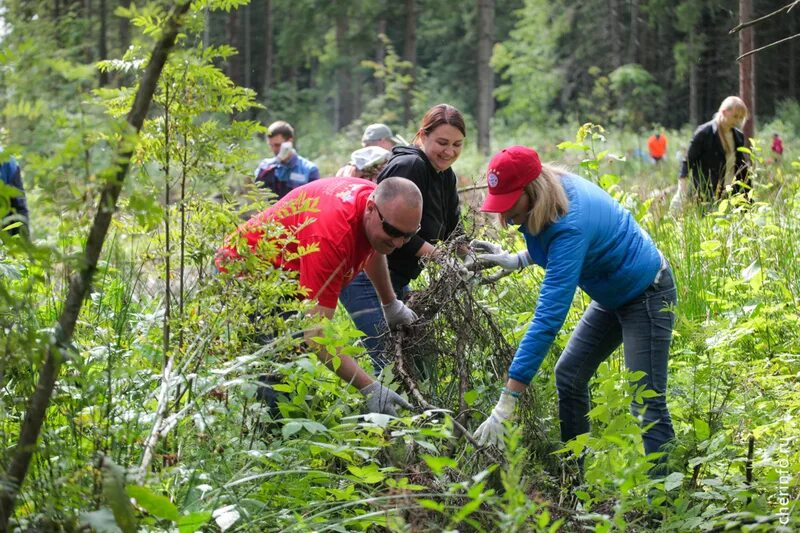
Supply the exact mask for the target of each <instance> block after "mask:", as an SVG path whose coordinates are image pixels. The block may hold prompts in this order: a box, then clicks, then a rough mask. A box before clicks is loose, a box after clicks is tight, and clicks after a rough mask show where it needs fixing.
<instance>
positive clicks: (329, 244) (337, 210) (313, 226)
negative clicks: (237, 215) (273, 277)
mask: <svg viewBox="0 0 800 533" xmlns="http://www.w3.org/2000/svg"><path fill="white" fill-rule="evenodd" d="M375 187H377V185H376V184H374V183H372V182H370V181H367V180H363V179H361V178H327V179H322V180H318V181H313V182H311V183H309V184H307V185H303V186H301V187H298V188H296V189H294V190H292V191H291V192H290V193H289V194H287V195H286V196H284V197H283V198H281V199H280V200H279V201H278V202H277V203H275V205H273V206H272V207H270V208H268V209H266V210H264V211H262V212H261V213H259V214H257V215H255V216H254V217H253V218H251V219H250V220H248V221H247V222H245V223H244V224H242V225H241V226H239V228H238V229H237V232H236V233H235V234H234V235H232V236H230V237H228V238H227V239H226V244H225V245H224V246H223V247H222V248H220V249H219V251H218V252H217V257H216V264H217V267H218V268H219V269H220V270H222V271H225V263H226V262H228V261H231V260H236V259H239V258H241V257H242V256H241V255H240V254H239V252H238V251H237V250H236V246H235V244H233V243H231V240H232V239H233V238H235V237H236V236H241V237H244V239H245V242H246V243H247V245H248V246H249V247H250V250H251V251H255V249H256V245H257V244H258V242H259V241H261V239H263V238H264V229H263V228H264V226H266V225H269V224H270V223H271V222H278V223H280V224H281V225H282V226H283V227H284V228H286V229H287V233H286V234H285V235H286V236H288V235H292V236H294V237H295V238H296V242H290V243H288V244H287V245H286V246H284V248H283V250H281V253H280V254H279V255H278V256H277V257H276V258H275V260H274V261H273V263H274V264H275V266H276V267H279V268H283V269H285V270H296V271H299V274H300V285H301V286H302V287H304V288H306V289H307V291H308V298H309V299H312V300H313V299H316V300H317V302H318V303H319V304H320V305H322V306H324V307H330V308H335V307H336V302H337V300H338V299H339V293H340V292H341V290H342V288H343V287H345V286H346V285H347V284H348V283H349V282H350V280H351V279H353V277H354V276H355V275H356V274H358V273H359V272H360V271H361V270H363V269H364V265H365V263H366V262H367V260H368V259H369V257H370V255H371V254H372V252H373V248H372V246H370V244H369V241H368V240H367V235H366V233H365V232H364V224H363V220H364V211H365V209H366V205H367V198H369V195H370V194H372V191H374V190H375ZM310 245H317V246H318V250H316V251H313V252H309V253H306V254H305V255H303V256H302V257H300V258H297V257H291V256H292V254H296V253H297V249H298V247H299V246H303V247H306V246H310Z"/></svg>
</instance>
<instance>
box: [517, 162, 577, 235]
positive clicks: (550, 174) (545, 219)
mask: <svg viewBox="0 0 800 533" xmlns="http://www.w3.org/2000/svg"><path fill="white" fill-rule="evenodd" d="M567 173H568V171H567V169H565V168H563V167H559V166H556V165H551V164H547V163H545V164H542V173H541V174H539V177H538V178H536V179H535V180H533V181H532V182H530V183H529V184H527V185H526V186H525V188H524V189H523V194H527V195H528V198H529V199H530V201H531V211H530V213H529V214H528V222H527V226H528V233H530V234H531V235H538V234H539V233H540V232H541V231H542V230H543V229H545V227H546V226H548V225H549V224H552V223H553V222H555V221H556V220H558V219H559V217H561V216H564V215H565V214H566V213H567V211H569V199H567V193H566V192H564V186H563V185H561V177H562V176H563V175H565V174H567Z"/></svg>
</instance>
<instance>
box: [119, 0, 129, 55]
mask: <svg viewBox="0 0 800 533" xmlns="http://www.w3.org/2000/svg"><path fill="white" fill-rule="evenodd" d="M119 5H120V7H124V8H126V9H127V8H129V7H130V6H131V0H120V2H119ZM130 44H131V21H130V20H128V17H119V46H120V48H121V49H122V50H123V53H125V52H124V51H125V50H127V49H128V47H129V46H130Z"/></svg>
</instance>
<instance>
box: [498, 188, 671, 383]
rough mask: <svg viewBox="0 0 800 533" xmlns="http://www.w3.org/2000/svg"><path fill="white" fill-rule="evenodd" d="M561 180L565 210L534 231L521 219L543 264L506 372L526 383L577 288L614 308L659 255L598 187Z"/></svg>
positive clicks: (649, 276)
mask: <svg viewBox="0 0 800 533" xmlns="http://www.w3.org/2000/svg"><path fill="white" fill-rule="evenodd" d="M561 183H562V184H563V186H564V190H565V191H566V193H567V198H568V199H569V210H568V212H567V214H565V215H564V216H562V217H561V218H560V219H559V220H557V221H556V222H555V223H553V224H551V225H549V226H547V227H546V228H545V229H544V230H543V231H542V232H541V233H540V234H538V235H531V234H530V233H528V230H527V228H526V227H525V226H524V225H523V226H521V227H520V230H519V231H520V232H521V233H522V235H523V236H524V237H525V241H526V243H527V245H528V252H529V253H530V255H531V258H532V259H533V262H534V263H536V264H537V265H539V266H541V267H543V268H544V269H545V276H544V282H543V283H542V287H541V292H540V294H539V301H538V303H537V304H536V312H535V313H534V316H533V321H532V322H531V324H530V326H529V327H528V331H527V333H525V337H524V338H523V339H522V342H521V343H520V345H519V348H518V349H517V353H516V355H514V361H513V362H512V363H511V368H510V369H509V372H508V375H509V377H510V378H512V379H515V380H517V381H521V382H522V383H525V384H528V383H530V381H531V379H532V378H533V376H534V374H536V371H537V370H538V369H539V366H540V365H541V364H542V360H543V359H544V357H545V355H547V352H548V350H549V349H550V346H551V345H552V344H553V340H554V339H555V337H556V335H557V334H558V332H559V330H560V329H561V326H563V324H564V320H565V319H566V317H567V312H568V311H569V307H570V305H571V304H572V299H573V297H574V296H575V288H576V287H580V288H581V289H583V291H584V292H585V293H586V294H588V295H589V296H590V297H591V298H592V299H593V300H595V301H596V302H597V303H599V304H600V305H602V306H603V307H605V308H608V309H616V308H617V307H620V306H621V305H623V304H626V303H628V302H630V301H631V300H633V299H634V298H635V297H636V296H638V295H639V294H641V293H642V292H644V290H645V289H646V288H647V287H648V286H649V285H650V284H651V283H652V282H653V279H654V278H655V276H656V274H657V273H658V270H659V268H660V266H661V255H660V253H659V251H658V249H657V248H656V246H655V244H654V243H653V241H652V239H651V238H650V236H649V235H647V233H645V232H644V231H643V230H642V229H641V228H640V227H639V225H638V224H637V223H636V220H635V219H634V218H633V216H631V214H630V213H629V212H628V211H626V210H625V209H624V208H623V207H622V206H621V205H620V204H619V203H618V202H617V201H616V200H614V199H613V198H611V196H609V195H608V193H606V192H605V191H604V190H603V189H601V188H600V187H598V186H597V185H595V184H593V183H591V182H589V181H587V180H585V179H583V178H580V177H578V176H573V175H565V176H563V177H562V178H561Z"/></svg>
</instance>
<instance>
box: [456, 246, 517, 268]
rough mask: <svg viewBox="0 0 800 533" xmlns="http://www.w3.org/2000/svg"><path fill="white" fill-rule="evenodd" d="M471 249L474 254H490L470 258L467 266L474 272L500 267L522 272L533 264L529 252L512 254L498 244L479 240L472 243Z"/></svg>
mask: <svg viewBox="0 0 800 533" xmlns="http://www.w3.org/2000/svg"><path fill="white" fill-rule="evenodd" d="M469 247H470V249H471V250H472V251H473V252H489V253H479V254H477V255H475V257H474V259H473V258H470V261H469V264H468V265H467V266H468V268H469V267H472V268H473V269H474V270H479V269H482V268H489V267H492V266H499V267H502V268H503V270H508V271H514V270H522V269H523V268H525V267H526V266H528V265H530V264H531V256H530V255H529V254H528V250H522V251H521V252H517V253H513V254H512V253H509V252H506V251H505V250H503V248H502V246H500V245H498V244H493V243H491V242H486V241H479V240H474V241H472V242H470V243H469ZM465 263H466V261H465Z"/></svg>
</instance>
